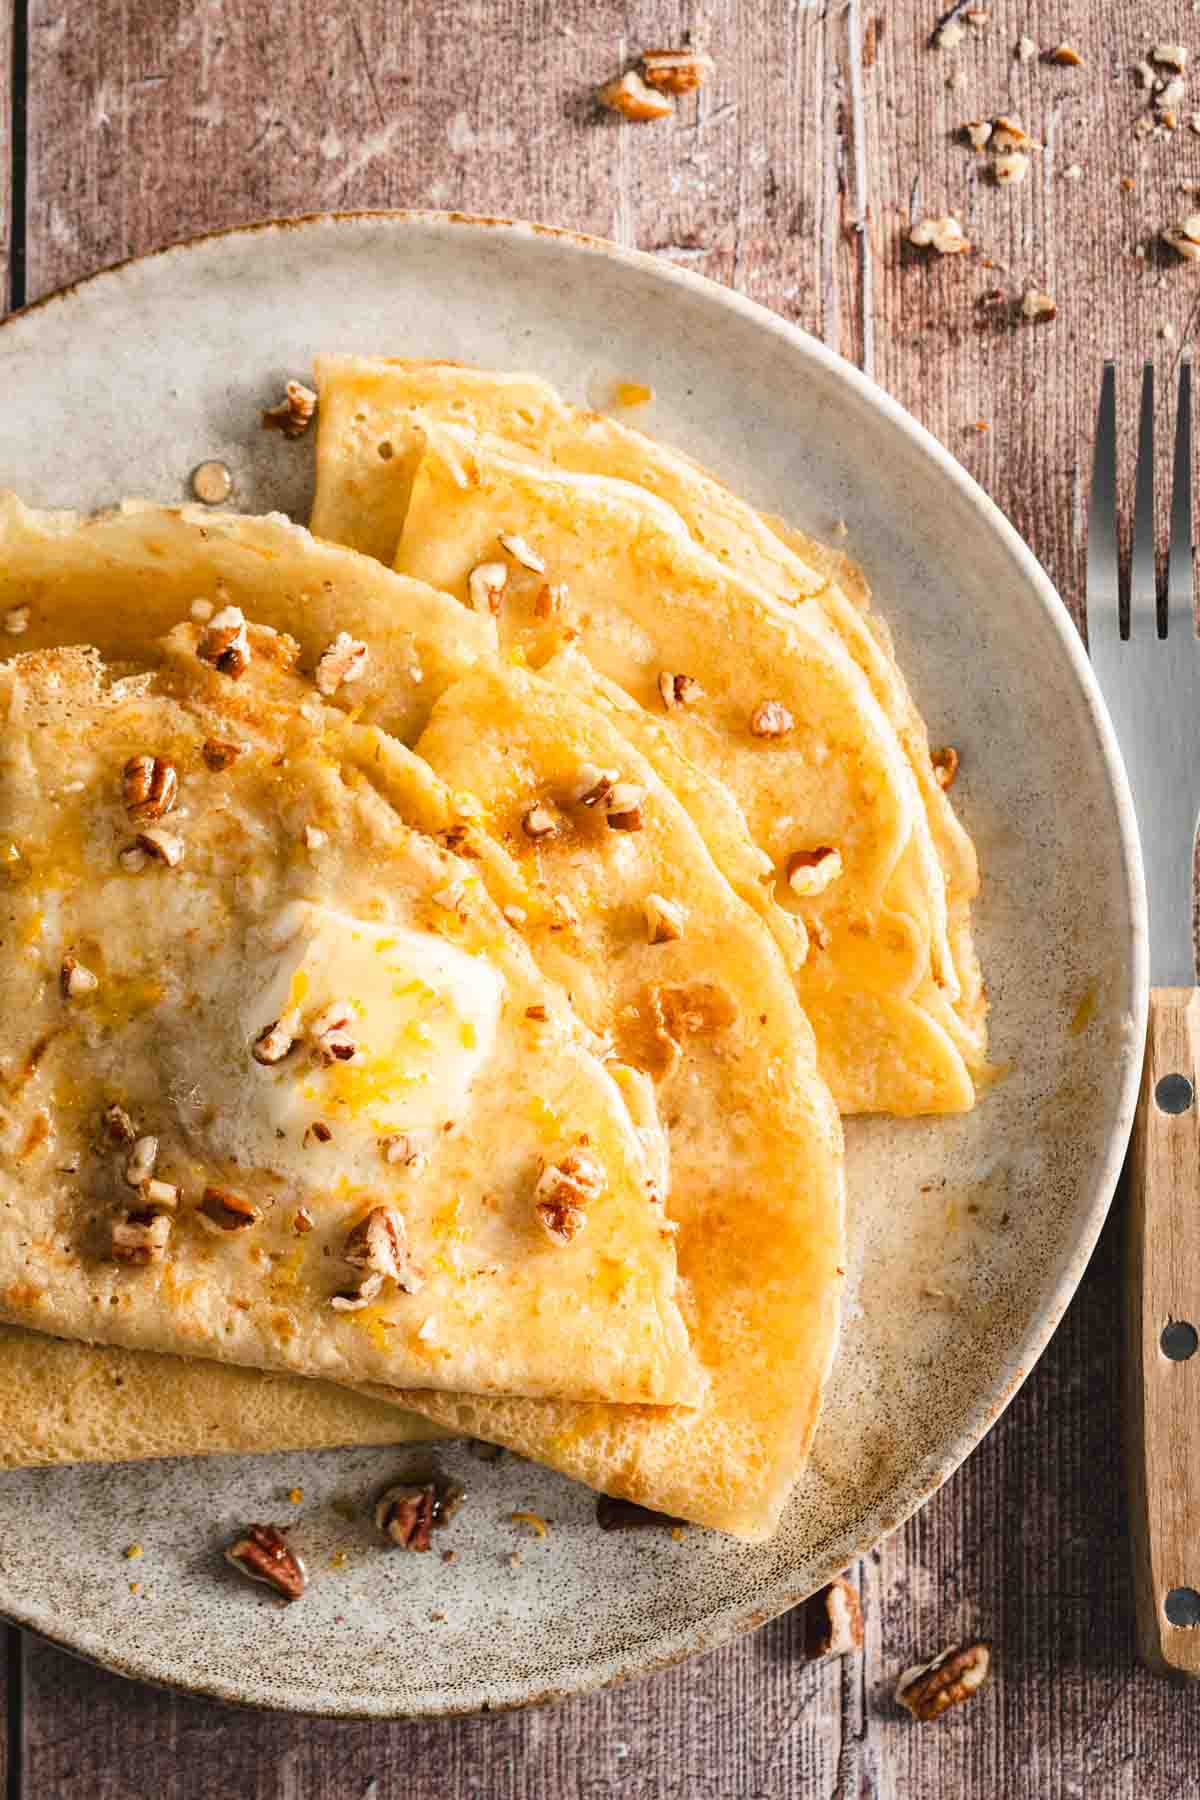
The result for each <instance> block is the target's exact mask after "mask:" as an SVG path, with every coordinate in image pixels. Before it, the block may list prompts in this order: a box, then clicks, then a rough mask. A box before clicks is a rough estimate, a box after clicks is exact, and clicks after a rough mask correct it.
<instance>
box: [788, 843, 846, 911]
mask: <svg viewBox="0 0 1200 1800" xmlns="http://www.w3.org/2000/svg"><path fill="white" fill-rule="evenodd" d="M842 868H843V864H842V855H841V851H840V850H834V849H831V848H830V846H829V845H828V844H822V845H821V846H820V847H819V848H818V849H816V850H793V852H792V854H791V855H790V856H789V857H788V859H787V871H786V873H787V884H788V886H789V887H790V888H791V890H792V892H793V894H799V895H800V897H801V899H804V900H809V899H811V898H812V897H813V895H814V894H823V893H824V892H825V889H826V888H827V887H829V886H830V885H831V884H832V883H833V882H835V881H836V880H837V879H838V877H839V875H840V874H841V873H842Z"/></svg>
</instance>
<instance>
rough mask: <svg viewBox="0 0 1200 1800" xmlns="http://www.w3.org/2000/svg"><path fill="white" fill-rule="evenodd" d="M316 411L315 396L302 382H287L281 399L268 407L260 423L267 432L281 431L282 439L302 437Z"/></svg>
mask: <svg viewBox="0 0 1200 1800" xmlns="http://www.w3.org/2000/svg"><path fill="white" fill-rule="evenodd" d="M316 410H317V396H316V395H315V394H314V393H313V391H312V389H311V388H310V387H305V385H304V383H303V382H302V381H289V382H288V384H287V387H286V388H285V389H284V394H283V399H282V400H280V401H279V402H278V403H277V404H276V405H275V406H268V407H267V409H266V411H265V412H264V413H263V416H262V422H263V426H264V428H265V429H266V430H267V431H282V433H283V435H284V437H289V438H298V437H303V436H304V433H305V432H306V431H307V430H308V428H309V426H310V425H311V424H312V418H313V414H314V413H315V412H316Z"/></svg>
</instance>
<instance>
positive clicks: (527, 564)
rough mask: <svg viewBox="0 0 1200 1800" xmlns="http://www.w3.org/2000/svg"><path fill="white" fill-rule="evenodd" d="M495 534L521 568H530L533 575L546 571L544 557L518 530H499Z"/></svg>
mask: <svg viewBox="0 0 1200 1800" xmlns="http://www.w3.org/2000/svg"><path fill="white" fill-rule="evenodd" d="M496 535H497V537H498V539H499V541H500V544H501V546H502V548H503V549H505V550H507V551H508V554H509V555H510V556H511V557H512V559H513V561H514V562H519V563H520V565H521V567H522V568H523V569H531V570H532V571H533V573H534V574H535V575H544V574H545V573H546V559H545V557H544V556H539V555H538V553H537V551H536V550H535V549H534V548H533V546H532V544H528V543H526V541H525V539H524V538H523V537H521V535H520V534H519V532H516V531H500V532H497V534H496ZM485 567H486V565H485Z"/></svg>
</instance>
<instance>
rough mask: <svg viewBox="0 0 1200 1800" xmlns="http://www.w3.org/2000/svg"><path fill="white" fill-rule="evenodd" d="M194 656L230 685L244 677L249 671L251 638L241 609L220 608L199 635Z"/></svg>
mask: <svg viewBox="0 0 1200 1800" xmlns="http://www.w3.org/2000/svg"><path fill="white" fill-rule="evenodd" d="M196 655H197V656H198V657H199V658H200V660H201V662H206V663H211V664H212V666H213V668H214V669H219V670H220V672H221V674H222V675H228V676H229V677H230V679H231V680H233V681H237V680H238V678H239V677H240V676H242V675H244V674H245V673H246V670H247V669H248V668H249V667H250V638H249V636H248V634H247V631H246V615H245V614H244V613H243V611H242V609H241V607H240V606H223V607H222V608H221V611H220V612H219V613H216V614H215V615H214V616H213V618H212V619H210V620H209V622H208V624H207V625H206V626H205V628H204V630H203V631H202V632H201V633H200V637H199V640H198V642H197V644H196Z"/></svg>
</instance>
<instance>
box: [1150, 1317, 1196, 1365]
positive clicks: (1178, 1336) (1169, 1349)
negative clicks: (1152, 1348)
mask: <svg viewBox="0 0 1200 1800" xmlns="http://www.w3.org/2000/svg"><path fill="white" fill-rule="evenodd" d="M1158 1347H1159V1349H1160V1350H1161V1351H1162V1353H1163V1355H1164V1356H1166V1357H1169V1358H1170V1360H1171V1361H1172V1362H1186V1361H1187V1359H1188V1357H1189V1356H1195V1354H1196V1351H1197V1350H1198V1349H1200V1336H1198V1335H1197V1332H1196V1327H1195V1326H1194V1325H1189V1323H1188V1321H1187V1320H1186V1319H1172V1320H1171V1322H1170V1323H1169V1324H1168V1325H1164V1326H1163V1329H1162V1336H1161V1337H1160V1338H1159V1340H1158Z"/></svg>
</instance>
